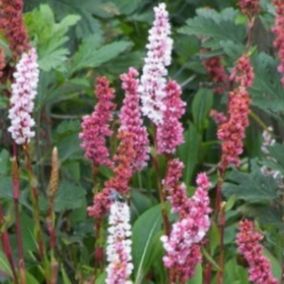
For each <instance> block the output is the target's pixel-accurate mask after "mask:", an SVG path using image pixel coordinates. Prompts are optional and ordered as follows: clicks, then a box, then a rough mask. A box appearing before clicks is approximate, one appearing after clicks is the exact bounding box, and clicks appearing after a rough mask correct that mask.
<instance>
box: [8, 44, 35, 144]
mask: <svg viewBox="0 0 284 284" xmlns="http://www.w3.org/2000/svg"><path fill="white" fill-rule="evenodd" d="M13 77H14V83H13V84H12V95H11V99H10V110H9V119H10V121H11V126H10V127H9V128H8V131H9V132H10V133H11V136H12V138H13V140H14V141H15V143H16V144H19V145H21V144H25V143H29V141H30V139H31V138H32V137H34V135H35V132H34V131H33V130H32V127H33V126H34V125H35V122H34V119H33V118H32V116H31V113H32V111H33V108H34V98H35V96H36V94H37V85H38V80H39V68H38V63H37V54H36V50H35V49H34V48H32V49H30V50H29V51H28V52H25V53H23V54H22V56H21V59H20V61H19V62H18V64H17V66H16V71H15V73H14V74H13Z"/></svg>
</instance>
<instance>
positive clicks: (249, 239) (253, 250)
mask: <svg viewBox="0 0 284 284" xmlns="http://www.w3.org/2000/svg"><path fill="white" fill-rule="evenodd" d="M262 239H263V236H262V234H261V233H259V232H257V230H256V228H255V225H254V223H253V222H252V221H249V220H243V221H241V222H240V224H239V233H238V234H237V238H236V243H237V246H238V250H239V252H240V254H242V255H243V256H244V258H245V260H246V261H247V263H248V265H249V280H250V281H251V282H253V283H255V284H263V283H265V284H277V283H278V281H277V280H276V279H275V277H274V276H273V275H272V272H271V265H270V262H269V260H268V259H267V258H266V257H265V256H264V254H263V246H262V245H261V243H260V241H261V240H262Z"/></svg>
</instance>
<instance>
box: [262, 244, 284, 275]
mask: <svg viewBox="0 0 284 284" xmlns="http://www.w3.org/2000/svg"><path fill="white" fill-rule="evenodd" d="M264 255H265V256H266V257H267V258H268V259H269V261H270V263H271V269H272V273H273V275H274V276H275V277H276V279H281V275H282V267H281V263H280V261H278V260H277V259H276V258H275V256H274V255H272V254H271V252H270V251H269V250H267V249H266V248H265V249H264Z"/></svg>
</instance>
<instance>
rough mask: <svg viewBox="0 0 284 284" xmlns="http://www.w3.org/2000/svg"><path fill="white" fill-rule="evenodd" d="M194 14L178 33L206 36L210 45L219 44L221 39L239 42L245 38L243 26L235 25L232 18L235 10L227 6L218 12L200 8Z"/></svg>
mask: <svg viewBox="0 0 284 284" xmlns="http://www.w3.org/2000/svg"><path fill="white" fill-rule="evenodd" d="M196 14H197V15H196V17H194V18H191V19H188V20H187V21H186V26H184V27H182V28H180V29H179V32H180V33H184V34H187V35H195V36H197V37H208V42H209V44H210V46H211V47H213V46H214V47H218V46H220V41H222V40H231V41H233V42H237V43H239V42H243V40H244V39H245V28H244V26H240V25H236V23H235V20H234V19H235V18H236V16H237V15H238V12H237V11H236V10H234V9H232V8H227V9H224V10H222V11H221V12H220V13H218V12H216V11H215V10H213V9H209V8H201V9H197V10H196ZM208 42H207V44H208Z"/></svg>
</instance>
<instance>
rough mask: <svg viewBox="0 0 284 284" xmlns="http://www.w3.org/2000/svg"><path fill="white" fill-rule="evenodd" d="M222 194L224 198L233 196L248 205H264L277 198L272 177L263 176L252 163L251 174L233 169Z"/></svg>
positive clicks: (275, 186)
mask: <svg viewBox="0 0 284 284" xmlns="http://www.w3.org/2000/svg"><path fill="white" fill-rule="evenodd" d="M229 181H230V182H229ZM223 192H224V194H225V196H226V197H229V196H231V195H235V196H236V198H237V199H242V200H245V201H247V202H249V203H265V202H269V201H270V202H271V201H272V200H273V199H275V198H277V184H276V182H275V180H274V179H273V178H272V177H266V176H263V175H262V174H261V172H260V168H259V167H258V166H257V165H256V164H255V163H254V162H253V164H252V172H251V173H242V172H240V171H238V170H235V169H234V170H233V171H232V173H230V174H229V176H228V177H227V182H226V183H225V185H224V189H223Z"/></svg>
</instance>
